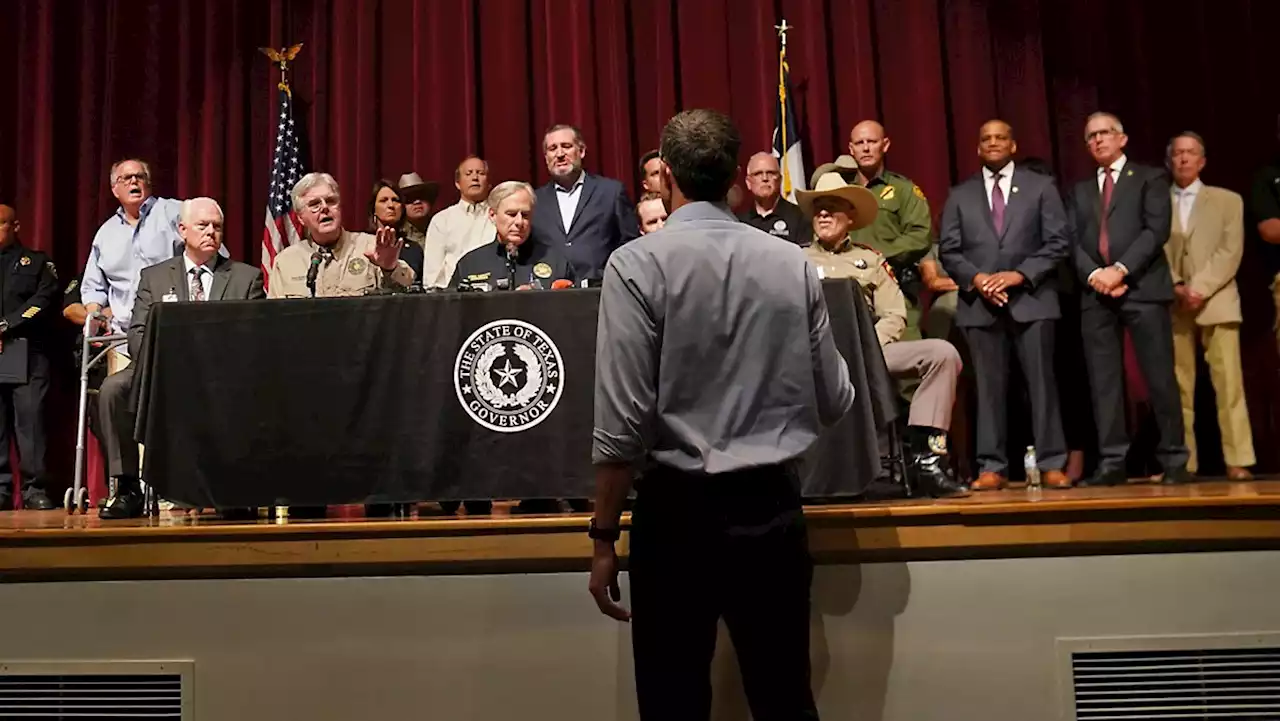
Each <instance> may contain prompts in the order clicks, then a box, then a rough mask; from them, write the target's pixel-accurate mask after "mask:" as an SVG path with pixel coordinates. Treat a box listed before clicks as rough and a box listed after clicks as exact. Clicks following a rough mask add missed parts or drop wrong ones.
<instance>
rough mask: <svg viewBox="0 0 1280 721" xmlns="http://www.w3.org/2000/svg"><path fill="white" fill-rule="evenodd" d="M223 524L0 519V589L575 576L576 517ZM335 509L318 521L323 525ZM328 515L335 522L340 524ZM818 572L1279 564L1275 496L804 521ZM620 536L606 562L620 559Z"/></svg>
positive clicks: (1232, 493)
mask: <svg viewBox="0 0 1280 721" xmlns="http://www.w3.org/2000/svg"><path fill="white" fill-rule="evenodd" d="M433 508H434V506H433V505H429V504H428V505H423V506H422V507H420V509H419V510H418V512H417V513H416V514H415V515H414V517H412V518H401V519H369V518H363V517H332V515H331V517H330V518H328V519H325V520H309V521H284V522H280V521H276V520H265V519H264V520H259V521H257V522H253V521H243V522H227V521H222V520H220V519H218V518H216V517H215V516H213V515H210V514H205V515H200V516H195V515H187V514H185V513H181V512H172V513H165V514H162V517H161V518H158V519H141V520H137V521H102V520H100V519H98V518H97V516H96V514H92V513H91V514H90V515H89V516H67V515H64V514H63V513H62V512H61V511H47V512H27V511H19V512H7V513H0V582H28V581H75V580H131V579H161V578H164V579H169V578H249V577H288V576H373V575H397V574H460V573H461V574H468V573H469V574H484V573H537V572H552V571H583V570H586V569H587V568H588V567H589V559H590V555H591V543H590V541H589V540H588V539H587V538H586V533H585V532H586V527H587V516H586V515H585V514H566V515H548V516H523V515H513V514H511V513H510V509H509V506H507V505H505V504H499V506H498V507H497V508H496V509H495V515H493V516H483V517H467V516H443V515H441V514H440V512H439V511H434V515H433V512H432V511H431V510H430V509H433ZM333 512H335V509H331V514H332V513H333ZM337 513H338V514H339V515H342V511H341V510H338V511H337ZM805 514H806V517H807V518H808V520H809V532H810V548H811V550H812V552H813V555H814V558H815V560H816V561H817V562H818V563H877V562H891V561H904V560H958V559H972V558H1017V557H1034V556H1063V555H1092V554H1128V553H1158V552H1196V551H1220V550H1263V549H1280V481H1273V480H1268V481H1254V482H1250V483H1226V482H1217V483H1214V482H1206V483H1198V484H1194V485H1188V486H1175V487H1164V486H1156V485H1142V484H1137V483H1133V484H1130V485H1127V486H1122V487H1117V488H1100V489H1073V490H1069V491H1043V492H1040V493H1039V494H1038V495H1035V496H1033V495H1029V494H1028V493H1027V492H1026V491H1025V490H1023V489H1019V488H1015V489H1010V490H1006V491H999V492H994V493H983V494H974V495H973V496H972V497H970V498H965V499H955V500H913V501H898V502H889V503H862V504H830V505H819V506H810V507H807V508H806V509H805ZM626 551H627V538H626V536H625V535H624V537H623V540H622V543H621V544H620V545H619V553H620V554H623V555H625V554H626Z"/></svg>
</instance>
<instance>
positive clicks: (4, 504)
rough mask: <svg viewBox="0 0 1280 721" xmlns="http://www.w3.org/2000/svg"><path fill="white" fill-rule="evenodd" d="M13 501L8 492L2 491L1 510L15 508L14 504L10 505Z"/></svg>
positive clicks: (0, 496)
mask: <svg viewBox="0 0 1280 721" xmlns="http://www.w3.org/2000/svg"><path fill="white" fill-rule="evenodd" d="M12 503H13V499H12V498H10V497H9V494H8V493H0V511H9V510H13V506H12V505H10V504H12Z"/></svg>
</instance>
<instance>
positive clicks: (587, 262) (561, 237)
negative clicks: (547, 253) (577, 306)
mask: <svg viewBox="0 0 1280 721" xmlns="http://www.w3.org/2000/svg"><path fill="white" fill-rule="evenodd" d="M581 193H582V195H581V196H580V197H579V198H578V207H577V209H576V210H575V211H574V214H573V222H572V223H571V224H570V226H569V230H568V232H565V228H564V222H563V221H562V220H561V219H560V203H559V201H558V200H557V199H556V186H555V182H554V181H553V182H550V183H547V184H546V185H544V186H542V187H541V188H538V190H537V191H536V195H537V204H536V205H535V206H534V209H533V240H534V241H535V242H538V243H541V244H543V245H546V246H548V247H551V248H555V249H556V250H559V251H560V254H561V255H563V256H564V258H565V259H566V260H568V261H569V266H570V267H571V268H572V269H573V275H574V278H577V279H578V280H599V279H601V278H603V277H604V265H605V263H606V262H607V261H608V260H609V254H610V253H612V252H613V251H614V249H615V248H617V247H619V246H621V245H622V244H623V243H626V242H627V241H629V240H634V239H635V238H637V237H639V235H640V222H639V221H638V220H637V219H636V209H635V207H634V206H633V205H632V204H631V201H630V200H628V199H627V191H626V189H624V188H623V187H622V183H619V182H618V181H616V180H613V179H611V178H601V177H599V176H596V175H591V174H589V173H588V174H587V175H586V179H585V180H584V181H583V185H582V191H581Z"/></svg>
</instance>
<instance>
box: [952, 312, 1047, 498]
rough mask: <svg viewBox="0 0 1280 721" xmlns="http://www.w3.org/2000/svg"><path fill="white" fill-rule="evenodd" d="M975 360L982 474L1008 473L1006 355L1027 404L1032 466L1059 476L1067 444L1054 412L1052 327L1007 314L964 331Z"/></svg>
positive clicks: (1045, 322) (1041, 321)
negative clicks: (1013, 357) (1014, 360)
mask: <svg viewBox="0 0 1280 721" xmlns="http://www.w3.org/2000/svg"><path fill="white" fill-rule="evenodd" d="M964 333H965V338H966V339H967V340H968V342H969V353H970V354H971V355H972V356H973V364H974V374H975V376H976V378H977V387H978V388H977V390H978V394H977V395H978V397H977V403H978V468H979V471H981V472H991V473H999V474H1000V475H1002V476H1007V475H1008V473H1009V457H1008V450H1007V449H1008V442H1007V440H1008V432H1009V425H1008V415H1007V412H1006V411H1007V410H1008V405H1009V404H1008V400H1009V398H1008V390H1009V356H1010V352H1011V351H1013V352H1016V353H1017V356H1018V365H1019V366H1020V367H1021V368H1022V376H1023V378H1024V379H1025V380H1026V383H1027V397H1028V399H1029V400H1030V401H1031V404H1030V405H1031V426H1032V429H1033V432H1034V437H1035V446H1036V461H1037V462H1038V465H1039V467H1040V469H1041V470H1044V471H1060V470H1062V469H1063V467H1064V466H1066V464H1067V442H1066V438H1065V437H1064V436H1063V433H1062V415H1061V412H1060V411H1059V409H1058V384H1057V380H1056V379H1055V378H1054V367H1053V359H1054V353H1053V345H1054V322H1053V321H1051V320H1039V321H1034V322H1031V323H1018V322H1017V321H1014V320H1013V319H1012V318H1010V317H1008V315H1007V314H1001V316H1000V317H999V318H997V319H996V322H995V323H994V324H992V325H989V326H983V327H979V328H965V329H964Z"/></svg>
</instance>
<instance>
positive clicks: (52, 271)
mask: <svg viewBox="0 0 1280 721" xmlns="http://www.w3.org/2000/svg"><path fill="white" fill-rule="evenodd" d="M44 265H45V267H46V268H48V269H49V275H51V276H53V279H54V280H57V279H58V267H57V266H56V265H54V264H53V261H52V260H46V261H45V262H44Z"/></svg>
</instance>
